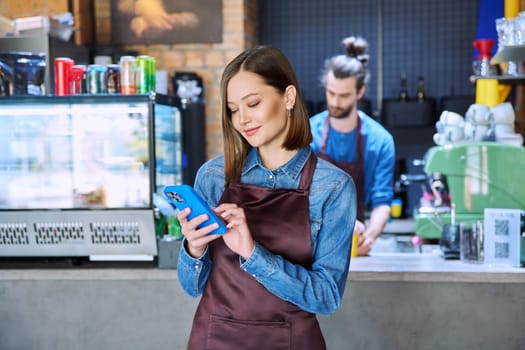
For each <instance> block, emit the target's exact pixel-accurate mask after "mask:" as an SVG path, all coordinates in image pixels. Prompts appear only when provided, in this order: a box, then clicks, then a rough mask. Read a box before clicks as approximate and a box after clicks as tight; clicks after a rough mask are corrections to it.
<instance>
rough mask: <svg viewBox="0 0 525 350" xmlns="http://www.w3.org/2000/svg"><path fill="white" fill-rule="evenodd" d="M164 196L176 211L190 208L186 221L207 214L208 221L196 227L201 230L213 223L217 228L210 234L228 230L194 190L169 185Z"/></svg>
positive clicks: (187, 186) (185, 186) (189, 187)
mask: <svg viewBox="0 0 525 350" xmlns="http://www.w3.org/2000/svg"><path fill="white" fill-rule="evenodd" d="M164 196H165V197H166V199H167V200H168V201H169V202H170V203H171V204H172V205H173V206H175V208H177V209H178V210H182V209H185V208H188V207H189V208H191V213H190V215H189V216H188V219H189V220H191V219H193V218H194V217H196V216H199V215H201V214H208V220H206V221H205V222H203V223H202V224H200V225H199V226H197V228H202V227H205V226H208V225H210V224H213V223H214V222H216V223H218V224H219V227H218V228H217V229H215V230H213V231H212V232H210V234H224V233H226V231H227V230H228V229H227V228H226V225H225V224H224V222H223V221H222V220H221V219H220V218H219V217H218V216H217V214H215V212H214V211H213V210H212V209H211V208H210V206H209V205H208V204H207V203H206V202H205V201H204V199H202V197H201V196H200V195H199V194H198V193H197V192H195V190H194V189H193V188H192V187H191V186H189V185H171V186H166V187H165V188H164Z"/></svg>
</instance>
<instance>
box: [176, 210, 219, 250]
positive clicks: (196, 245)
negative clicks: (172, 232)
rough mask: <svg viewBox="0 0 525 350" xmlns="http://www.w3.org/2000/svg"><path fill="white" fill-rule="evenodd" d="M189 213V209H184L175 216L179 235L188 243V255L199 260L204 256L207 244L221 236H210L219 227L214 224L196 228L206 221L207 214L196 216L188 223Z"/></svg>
mask: <svg viewBox="0 0 525 350" xmlns="http://www.w3.org/2000/svg"><path fill="white" fill-rule="evenodd" d="M190 213H191V209H190V208H186V209H184V210H181V211H180V212H179V213H178V214H177V218H178V219H179V222H180V228H181V233H182V234H183V235H184V237H186V240H187V241H188V247H187V248H188V253H189V254H190V255H191V256H192V257H194V258H199V257H201V256H202V254H204V251H205V250H206V247H207V246H208V243H210V242H211V241H213V240H215V239H217V238H219V237H220V236H221V235H215V234H213V235H210V232H212V231H213V230H215V229H216V228H217V227H219V225H218V224H216V223H213V224H211V225H208V226H205V227H202V228H200V229H198V228H197V226H199V225H200V224H202V223H203V222H205V221H206V220H208V215H207V214H202V215H199V216H196V217H194V218H193V219H191V220H189V221H188V215H189V214H190Z"/></svg>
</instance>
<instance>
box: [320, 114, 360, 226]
mask: <svg viewBox="0 0 525 350" xmlns="http://www.w3.org/2000/svg"><path fill="white" fill-rule="evenodd" d="M329 129H330V117H327V118H326V122H325V124H324V127H323V132H322V134H321V145H320V148H319V153H318V154H317V155H318V156H319V158H321V159H324V160H326V161H328V162H330V163H332V164H334V165H336V166H337V167H338V168H340V169H342V170H344V171H345V172H347V173H348V174H349V175H350V176H351V177H352V179H353V180H354V184H355V189H356V193H357V220H359V221H361V222H365V163H364V159H363V153H364V151H363V148H364V145H363V135H361V118H359V117H357V146H358V148H357V159H356V160H355V161H353V162H345V161H338V160H334V159H332V158H330V157H329V156H328V155H327V154H326V144H327V142H328V130H329Z"/></svg>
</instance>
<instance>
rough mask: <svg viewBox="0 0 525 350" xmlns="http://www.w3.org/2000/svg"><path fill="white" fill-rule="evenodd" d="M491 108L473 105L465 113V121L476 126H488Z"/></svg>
mask: <svg viewBox="0 0 525 350" xmlns="http://www.w3.org/2000/svg"><path fill="white" fill-rule="evenodd" d="M489 112H490V109H489V107H487V106H485V105H482V104H478V103H474V104H471V105H470V107H469V108H468V109H467V112H466V113H465V119H466V120H467V121H469V122H471V123H472V124H475V125H479V124H482V125H488V124H489Z"/></svg>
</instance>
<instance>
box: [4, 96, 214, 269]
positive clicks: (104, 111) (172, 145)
mask: <svg viewBox="0 0 525 350" xmlns="http://www.w3.org/2000/svg"><path fill="white" fill-rule="evenodd" d="M173 102H174V101H173V99H172V98H171V97H170V96H165V95H159V94H150V95H77V96H56V97H55V96H12V97H3V98H1V99H0V104H1V105H2V107H1V108H0V149H2V152H0V256H1V257H21V256H24V257H31V256H35V257H39V256H40V257H42V256H44V257H50V256H52V257H75V256H85V257H89V258H91V259H92V260H95V259H97V260H99V259H100V260H105V259H108V260H136V259H139V260H149V259H153V257H154V256H156V254H157V244H156V234H155V224H154V209H155V208H154V197H158V196H159V194H161V190H162V188H163V187H164V186H166V185H170V184H179V183H183V182H191V179H185V178H184V174H183V173H184V168H185V164H184V161H183V159H184V158H185V157H192V156H193V155H192V153H191V148H190V147H185V144H184V139H186V140H192V141H193V142H204V137H202V135H196V136H193V135H185V130H184V129H185V128H184V124H185V123H186V124H187V123H190V124H191V123H192V121H183V120H182V118H181V113H180V111H179V109H178V108H177V107H176V106H175V105H174V103H173ZM196 140H198V141H196ZM202 161H204V160H203V159H202Z"/></svg>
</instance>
